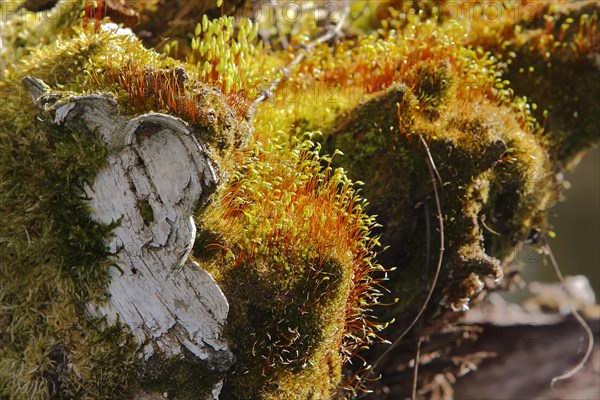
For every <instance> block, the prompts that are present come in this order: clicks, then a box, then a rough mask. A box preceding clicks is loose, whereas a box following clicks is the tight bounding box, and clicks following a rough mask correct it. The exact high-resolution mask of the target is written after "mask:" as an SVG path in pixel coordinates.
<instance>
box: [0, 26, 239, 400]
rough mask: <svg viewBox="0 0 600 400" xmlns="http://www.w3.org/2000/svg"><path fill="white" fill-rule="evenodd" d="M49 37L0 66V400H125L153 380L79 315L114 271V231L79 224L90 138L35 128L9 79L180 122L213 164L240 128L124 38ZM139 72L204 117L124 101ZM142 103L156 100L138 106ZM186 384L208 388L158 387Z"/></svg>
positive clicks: (217, 97)
mask: <svg viewBox="0 0 600 400" xmlns="http://www.w3.org/2000/svg"><path fill="white" fill-rule="evenodd" d="M3 33H4V32H3ZM56 35H57V36H56V37H55V40H54V41H51V43H50V44H48V45H46V46H42V47H40V48H38V49H36V50H34V51H32V52H31V53H30V54H28V55H27V56H25V57H23V58H22V59H21V60H19V62H18V63H16V64H15V65H11V66H10V67H7V69H6V70H4V71H3V80H2V81H1V82H0V85H2V87H1V89H2V108H1V111H0V115H1V118H2V121H3V124H2V126H1V127H0V161H1V162H2V165H3V168H2V171H1V179H0V182H1V183H0V184H1V190H2V196H1V197H0V218H2V220H3V221H6V223H4V224H2V228H0V229H1V231H0V237H1V238H2V239H0V241H1V251H2V254H1V257H0V263H2V268H1V270H2V273H1V274H0V286H1V287H2V290H1V291H0V298H1V301H2V307H3V312H2V315H1V317H0V318H1V322H2V323H1V326H0V342H1V343H2V346H1V347H2V349H1V350H0V397H3V396H4V397H7V396H8V397H9V398H32V399H38V398H39V399H47V398H93V399H116V398H127V397H130V396H131V387H132V385H134V384H135V383H138V382H140V381H141V380H144V379H147V380H149V381H151V378H148V374H149V373H150V372H151V373H152V374H157V373H158V371H150V370H148V369H145V368H144V363H143V361H142V359H141V358H140V357H139V352H140V348H139V345H138V343H137V341H136V340H134V338H133V336H132V335H131V333H130V332H129V331H128V330H127V329H125V328H122V327H120V326H119V325H116V326H112V327H110V326H108V325H107V324H106V323H105V322H104V321H102V320H96V319H90V317H89V316H88V313H87V311H86V310H87V307H88V305H89V304H99V303H102V302H103V301H104V300H105V296H106V295H105V292H104V290H105V288H106V286H107V285H108V283H109V274H108V269H109V267H110V266H111V265H113V263H114V262H115V259H114V256H113V255H112V254H110V253H109V250H108V248H107V247H106V245H105V243H106V241H105V239H106V238H108V237H109V236H110V235H111V231H112V229H113V228H114V226H106V225H102V224H99V223H97V222H95V221H93V220H92V219H91V218H90V210H89V207H88V205H87V199H86V197H85V194H84V190H83V188H84V187H85V186H86V185H90V184H91V183H92V182H93V181H94V179H95V176H96V174H97V173H98V172H99V171H100V169H101V168H103V167H104V166H105V165H106V159H107V149H106V148H105V146H104V145H103V144H102V143H101V142H100V141H99V139H97V138H96V135H95V134H94V132H90V131H88V130H81V131H70V130H68V129H66V128H64V127H61V126H56V125H54V124H52V123H51V121H47V120H44V115H43V113H41V112H39V111H38V110H36V109H35V107H34V105H33V102H32V101H31V99H30V98H29V96H28V95H26V93H25V92H24V90H23V89H22V87H21V82H20V80H21V79H22V78H23V77H24V76H27V75H33V76H35V77H36V78H39V79H42V80H43V81H45V82H46V83H47V84H48V85H49V86H50V87H51V90H52V91H53V92H59V93H64V94H65V95H73V94H86V93H89V92H102V93H112V94H114V95H115V96H116V98H117V100H118V102H119V104H120V107H121V110H123V111H124V113H126V114H129V115H131V116H135V115H137V114H139V113H143V112H149V111H167V112H171V113H174V114H175V115H177V116H180V117H181V118H182V119H184V120H187V121H188V122H190V124H191V125H192V126H193V128H194V132H195V133H196V135H197V137H198V138H200V139H201V140H203V141H206V142H207V143H208V146H209V151H210V152H211V154H212V155H213V156H214V157H215V158H217V159H219V160H220V159H221V158H222V157H225V156H226V154H227V152H228V151H229V150H230V149H231V148H232V147H234V146H236V145H239V143H241V141H242V137H243V136H244V134H247V133H246V132H247V129H249V125H248V123H247V121H245V120H244V119H243V118H241V119H238V117H237V115H236V112H235V111H234V110H233V109H232V108H231V107H229V106H228V105H227V103H226V99H225V98H224V96H223V94H222V93H220V92H219V91H218V90H216V89H214V88H211V87H208V86H207V85H205V84H203V83H201V82H198V81H195V80H190V81H189V82H187V81H185V80H183V82H182V84H183V85H184V86H185V87H178V86H175V85H176V83H179V81H177V79H178V78H179V75H178V71H180V70H178V69H177V68H178V67H179V66H180V65H179V64H177V63H176V62H174V61H173V60H170V59H167V58H166V57H165V56H159V55H158V54H156V53H155V52H153V51H152V50H148V49H145V48H144V47H143V46H142V45H141V43H140V42H139V41H137V40H135V39H133V38H132V37H129V36H123V35H122V34H121V33H120V32H118V31H116V30H113V31H104V30H100V29H95V28H92V27H88V28H81V27H77V26H71V27H69V29H68V30H65V31H62V33H60V32H59V33H57V34H56ZM138 72H140V73H141V74H142V75H141V76H142V78H144V79H146V82H152V81H151V79H149V78H150V77H151V78H153V79H154V80H155V82H159V81H161V82H167V83H169V82H170V83H171V84H172V85H173V87H171V90H172V91H173V90H175V89H177V88H179V89H181V93H180V95H181V97H182V98H185V97H186V96H193V97H194V98H196V99H197V100H198V107H199V108H201V109H202V110H203V111H206V114H203V116H204V117H205V118H204V119H202V118H201V119H200V121H194V120H192V119H191V116H192V115H193V114H190V113H189V112H188V110H183V109H181V108H178V106H177V105H169V104H167V103H166V102H164V101H161V99H160V96H159V95H160V94H161V93H160V92H159V93H157V92H156V89H154V92H153V91H152V88H151V87H147V88H145V89H146V91H145V92H143V93H139V92H138V93H137V95H136V94H134V93H133V92H128V91H127V89H128V86H127V85H128V84H130V83H131V82H134V81H135V79H138V82H139V76H135V75H134V74H135V73H138ZM112 78H114V80H113V79H112ZM179 89H177V90H179ZM170 93H172V92H170ZM143 96H148V98H152V99H153V100H156V99H158V100H159V101H147V102H144V101H141V100H142V99H143V98H144V97H143ZM178 104H179V103H178ZM211 110H212V111H211ZM151 128H152V127H148V129H151ZM244 129H246V131H244ZM141 212H142V214H143V217H144V220H145V221H146V222H150V221H151V220H152V219H153V212H152V210H151V209H150V208H149V206H148V205H147V204H145V205H142V207H141ZM188 366H189V365H188ZM167 367H168V368H175V367H174V364H173V365H171V366H165V368H167ZM169 371H171V369H169V370H168V371H167V372H169ZM173 371H174V370H173ZM195 373H198V374H199V375H198V376H200V375H202V374H203V375H204V376H205V377H206V380H205V382H208V380H210V379H209V378H210V376H209V375H210V374H208V373H205V372H202V371H200V367H197V368H196V367H194V368H190V369H189V370H184V369H182V370H180V371H179V372H178V373H177V374H176V376H173V377H171V378H170V379H171V380H168V379H167V380H165V381H164V382H163V383H164V385H167V384H174V383H176V384H177V385H179V386H180V388H179V389H178V391H177V390H175V391H176V392H177V393H178V394H179V395H180V396H182V397H183V398H185V396H187V398H196V397H195V396H196V394H197V393H196V394H194V391H195V390H197V389H198V387H199V386H198V385H197V384H196V383H195V380H196V378H197V376H196V375H195ZM186 380H187V382H186ZM157 385H158V384H157ZM186 385H187V386H186ZM194 385H196V386H194ZM159 386H160V387H161V388H162V387H163V386H162V384H161V385H159ZM170 390H173V389H172V388H171V389H170Z"/></svg>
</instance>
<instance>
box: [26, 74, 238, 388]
mask: <svg viewBox="0 0 600 400" xmlns="http://www.w3.org/2000/svg"><path fill="white" fill-rule="evenodd" d="M23 83H24V85H25V87H26V88H27V89H28V92H29V93H30V95H31V96H32V99H33V100H34V102H35V103H36V105H37V106H38V107H40V108H42V109H43V110H45V111H46V112H48V113H49V114H50V117H51V118H52V121H54V123H56V124H66V125H67V126H69V127H71V128H79V129H81V128H82V127H84V128H85V129H87V130H88V131H90V132H95V133H96V135H98V137H99V138H100V139H101V140H102V141H104V143H106V145H107V147H108V149H109V154H108V165H107V166H106V167H105V168H103V169H102V170H101V171H100V172H99V174H98V175H97V176H96V179H95V180H94V182H93V184H92V185H91V187H87V188H86V194H87V195H88V196H89V198H90V205H91V208H92V210H93V212H92V217H93V218H94V219H96V220H97V221H99V222H102V223H105V224H109V223H112V222H114V221H120V223H119V225H118V226H117V227H116V228H115V229H114V231H113V233H114V236H113V237H112V238H111V239H109V243H108V244H109V246H110V249H111V251H112V252H113V253H115V254H116V257H117V259H118V266H119V269H120V270H119V269H118V268H111V270H110V275H111V283H110V286H109V287H108V289H107V292H108V294H109V299H108V302H107V303H105V304H103V305H101V306H99V307H92V306H90V307H89V309H90V312H91V313H92V314H93V315H95V316H106V317H107V320H108V321H109V322H110V323H115V322H116V321H119V322H120V323H122V324H125V325H127V326H128V327H129V328H130V329H131V331H132V332H133V334H134V335H135V337H136V338H137V340H138V341H139V343H140V346H141V349H142V350H141V351H140V354H141V356H142V357H144V358H145V359H146V360H148V359H149V358H150V357H151V356H152V355H153V354H154V353H155V352H156V351H159V350H160V351H161V352H162V353H163V354H165V355H167V356H168V357H176V356H179V355H181V354H182V352H183V351H184V350H186V351H187V352H189V353H187V354H190V353H191V354H193V355H194V356H196V357H197V358H198V359H199V360H203V361H205V362H206V363H207V365H208V366H209V367H210V368H212V369H215V370H217V371H225V370H227V369H228V368H229V367H230V366H231V364H232V363H233V355H232V354H231V352H230V351H229V349H228V348H227V345H226V344H225V342H224V340H223V339H222V336H221V331H222V328H223V325H224V323H225V320H226V318H227V312H228V308H229V306H228V303H227V300H226V298H225V296H224V295H223V293H222V292H221V290H220V288H219V287H218V285H217V284H216V283H215V281H214V280H213V278H212V277H211V276H210V275H209V274H208V273H207V272H206V271H204V270H203V269H202V268H200V266H199V265H198V264H196V263H193V262H191V261H190V260H189V259H188V256H189V254H190V252H191V249H192V245H193V243H194V239H195V234H196V228H195V224H194V221H193V220H192V213H193V212H194V210H196V209H197V207H198V206H199V205H200V204H201V203H202V202H204V201H205V200H206V198H207V196H208V195H209V194H210V193H211V192H212V191H213V190H214V188H215V186H216V183H217V180H218V177H217V175H216V172H215V165H214V163H213V161H212V160H211V159H210V158H209V156H208V155H207V153H206V151H205V149H204V148H203V146H202V144H200V143H199V142H198V141H197V140H196V139H195V137H194V136H192V135H191V132H190V130H189V128H188V126H187V125H186V124H185V123H184V122H183V121H181V120H179V119H178V118H175V117H172V116H169V115H164V114H157V113H151V114H145V115H141V116H139V117H136V118H134V119H127V118H124V117H122V116H120V115H119V112H118V108H117V104H116V102H115V100H114V99H113V98H112V97H111V96H108V95H98V94H91V95H86V96H70V97H66V98H65V97H63V96H61V95H58V94H53V93H49V92H48V87H47V86H46V85H44V83H43V82H42V81H40V80H37V79H35V78H32V77H27V78H25V79H24V81H23ZM219 389H220V387H219V385H217V386H216V387H215V388H214V393H215V394H217V395H218V392H219Z"/></svg>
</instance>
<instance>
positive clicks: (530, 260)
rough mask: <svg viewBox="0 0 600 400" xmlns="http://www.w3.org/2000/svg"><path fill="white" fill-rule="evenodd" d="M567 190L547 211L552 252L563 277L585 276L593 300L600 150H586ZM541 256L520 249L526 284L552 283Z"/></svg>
mask: <svg viewBox="0 0 600 400" xmlns="http://www.w3.org/2000/svg"><path fill="white" fill-rule="evenodd" d="M599 129H600V128H599ZM565 180H567V181H568V182H569V183H570V184H571V188H570V189H568V190H565V192H564V199H563V201H561V202H559V203H558V204H556V205H555V206H554V207H553V208H552V209H551V210H550V223H551V225H552V227H553V230H554V232H555V233H556V238H554V239H550V245H551V246H552V251H553V252H554V255H555V257H556V259H557V261H558V264H559V266H560V268H561V270H562V273H563V275H585V276H586V277H587V278H588V279H589V281H590V283H591V285H592V287H593V289H594V291H595V292H596V298H598V295H599V294H600V148H595V149H593V150H590V151H588V152H587V153H586V154H585V155H584V157H583V159H582V160H581V162H580V163H579V165H577V166H576V167H575V168H574V169H573V170H572V171H569V172H567V173H566V174H565ZM542 258H543V257H542V256H541V255H538V254H535V253H534V252H533V251H532V250H530V249H527V248H524V249H522V252H521V254H520V257H519V261H520V264H521V267H522V270H523V273H522V276H523V279H524V280H525V281H526V282H531V281H541V282H556V280H557V279H556V275H555V274H554V270H553V269H552V267H550V266H549V265H544V263H543V260H542Z"/></svg>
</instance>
